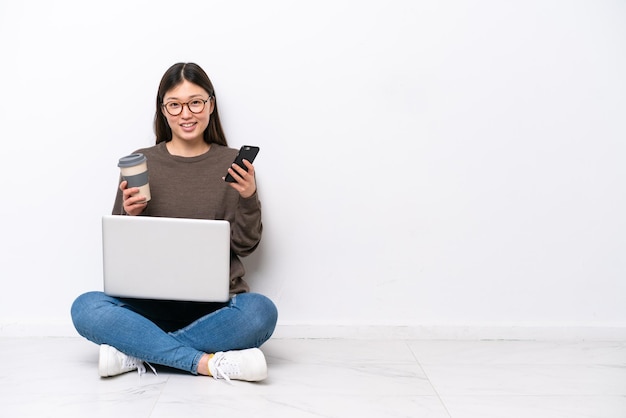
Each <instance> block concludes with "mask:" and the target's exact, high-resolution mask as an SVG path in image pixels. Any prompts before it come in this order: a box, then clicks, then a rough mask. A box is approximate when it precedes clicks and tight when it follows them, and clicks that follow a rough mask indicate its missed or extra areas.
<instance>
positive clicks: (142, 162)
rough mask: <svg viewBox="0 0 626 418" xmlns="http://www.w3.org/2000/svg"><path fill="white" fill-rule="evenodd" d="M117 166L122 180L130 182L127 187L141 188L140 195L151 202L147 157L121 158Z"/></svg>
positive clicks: (131, 156)
mask: <svg viewBox="0 0 626 418" xmlns="http://www.w3.org/2000/svg"><path fill="white" fill-rule="evenodd" d="M117 166H118V167H119V168H120V171H121V173H122V178H123V179H124V180H126V181H127V182H128V186H127V187H139V194H140V195H141V196H145V197H146V202H147V201H149V200H150V185H149V184H148V163H147V159H146V156H145V155H143V154H140V153H136V154H130V155H127V156H126V157H122V158H120V161H119V163H118V164H117Z"/></svg>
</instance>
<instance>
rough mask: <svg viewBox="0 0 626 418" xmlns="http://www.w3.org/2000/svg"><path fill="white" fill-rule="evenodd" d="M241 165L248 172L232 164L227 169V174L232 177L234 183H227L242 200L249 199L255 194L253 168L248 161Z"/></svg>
mask: <svg viewBox="0 0 626 418" xmlns="http://www.w3.org/2000/svg"><path fill="white" fill-rule="evenodd" d="M243 165H245V166H246V167H247V168H248V171H246V170H244V169H243V168H241V167H239V166H238V165H237V164H233V165H232V167H231V168H229V169H228V173H230V175H231V176H233V177H234V179H235V180H236V183H228V184H230V187H232V188H233V189H235V190H237V191H238V192H239V195H240V196H241V197H243V198H244V199H247V198H248V197H251V196H252V195H254V193H255V192H256V180H255V178H254V166H253V165H252V164H251V163H250V161H248V160H243Z"/></svg>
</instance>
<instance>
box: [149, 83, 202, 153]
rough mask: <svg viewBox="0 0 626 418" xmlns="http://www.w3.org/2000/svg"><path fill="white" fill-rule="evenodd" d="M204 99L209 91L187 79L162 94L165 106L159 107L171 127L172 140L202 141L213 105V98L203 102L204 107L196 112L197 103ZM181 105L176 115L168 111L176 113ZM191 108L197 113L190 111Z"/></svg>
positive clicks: (200, 103) (199, 103)
mask: <svg viewBox="0 0 626 418" xmlns="http://www.w3.org/2000/svg"><path fill="white" fill-rule="evenodd" d="M204 100H209V93H207V91H206V90H204V89H203V88H202V87H200V86H198V85H197V84H193V83H190V82H189V81H187V80H183V82H182V83H181V84H179V85H177V86H176V87H174V88H172V89H171V90H168V91H167V92H166V93H165V96H163V104H164V105H165V106H164V107H162V108H161V111H162V112H163V114H164V115H165V117H166V118H167V123H168V124H169V125H170V128H171V129H172V140H177V141H185V142H196V141H204V140H203V137H202V135H203V133H204V131H205V129H206V128H207V127H208V126H209V119H210V117H211V113H213V107H214V105H213V100H209V101H207V102H206V103H205V104H204V109H202V111H200V112H198V107H199V105H200V107H201V106H202V101H204ZM181 105H182V111H181V112H180V113H179V114H178V115H175V116H172V115H171V114H170V113H177V112H178V111H179V110H180V108H181ZM190 107H191V109H190ZM166 109H168V110H169V112H168V111H167V110H166ZM192 110H193V111H194V112H197V113H194V112H192Z"/></svg>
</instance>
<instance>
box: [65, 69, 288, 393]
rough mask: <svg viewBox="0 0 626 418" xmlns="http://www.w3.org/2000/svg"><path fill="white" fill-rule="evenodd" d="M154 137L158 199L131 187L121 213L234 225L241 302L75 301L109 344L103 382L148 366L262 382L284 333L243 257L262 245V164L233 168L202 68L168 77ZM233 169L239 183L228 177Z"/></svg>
mask: <svg viewBox="0 0 626 418" xmlns="http://www.w3.org/2000/svg"><path fill="white" fill-rule="evenodd" d="M154 131H155V134H156V145H155V146H153V147H150V148H145V149H141V150H137V152H141V153H143V154H144V155H145V156H146V157H147V159H148V167H149V173H150V191H151V195H152V198H151V200H150V201H149V202H146V198H145V196H141V195H140V194H139V189H138V188H128V187H127V183H126V182H125V181H122V182H121V183H120V185H119V190H118V193H117V197H116V199H115V205H114V208H113V214H114V215H144V216H164V217H175V218H197V219H225V220H228V221H229V222H230V225H231V260H230V278H231V284H230V292H231V295H232V296H231V299H230V301H229V302H227V303H197V302H173V301H155V300H142V299H126V298H114V297H110V296H107V295H105V294H104V293H102V292H88V293H85V294H83V295H81V296H79V297H78V298H77V299H76V301H75V302H74V304H73V305H72V310H71V313H72V320H73V322H74V326H75V328H76V330H77V331H78V333H79V334H80V335H82V336H83V337H85V338H87V339H88V340H90V341H92V342H94V343H96V344H100V360H99V372H100V375H101V376H103V377H106V376H114V375H117V374H121V373H125V372H128V371H131V370H139V372H140V373H142V372H143V371H145V367H144V366H143V362H148V363H155V364H161V365H165V366H169V367H173V368H177V369H181V370H186V371H188V372H190V373H192V374H198V375H206V376H213V377H214V378H216V379H220V378H224V379H228V380H230V379H240V380H248V381H257V380H262V379H264V378H265V377H266V376H267V365H266V362H265V357H264V355H263V353H262V352H261V351H260V350H259V348H258V347H260V346H261V345H262V344H263V343H264V342H265V341H267V340H268V339H269V338H270V336H271V335H272V333H273V332H274V328H275V326H276V320H277V310H276V307H275V306H274V304H273V303H272V301H270V300H269V299H268V298H266V297H265V296H262V295H260V294H256V293H250V292H249V288H248V285H247V284H246V282H245V281H244V280H243V275H244V268H243V264H242V263H241V260H240V259H239V257H243V256H246V255H248V254H250V253H252V251H254V250H255V249H256V248H257V246H258V245H259V241H260V240H261V232H262V223H261V204H260V202H259V198H258V195H257V189H256V182H255V172H254V166H253V165H252V164H250V162H249V161H244V164H245V166H246V167H247V169H248V170H247V171H246V170H244V169H242V168H241V167H239V166H237V165H235V164H232V163H233V160H234V158H235V156H236V154H237V150H235V149H232V148H228V147H227V143H226V138H225V135H224V132H223V130H222V126H221V124H220V119H219V114H218V111H217V100H216V97H215V91H214V89H213V85H212V83H211V81H210V80H209V77H208V76H207V75H206V73H205V72H204V70H202V68H200V67H199V66H198V65H196V64H193V63H178V64H175V65H173V66H172V67H170V68H169V69H168V70H167V72H166V73H165V74H164V75H163V78H162V79H161V83H160V85H159V90H158V94H157V99H156V112H155V115H154ZM227 172H228V173H230V174H231V175H232V176H233V177H234V178H235V180H236V182H235V183H229V182H225V181H224V176H225V175H226V173H227ZM162 256H164V257H166V256H167V248H164V249H163V255H162Z"/></svg>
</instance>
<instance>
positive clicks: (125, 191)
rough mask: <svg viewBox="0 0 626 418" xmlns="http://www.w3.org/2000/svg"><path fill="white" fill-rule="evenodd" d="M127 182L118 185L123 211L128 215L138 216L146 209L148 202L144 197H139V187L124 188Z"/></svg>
mask: <svg viewBox="0 0 626 418" xmlns="http://www.w3.org/2000/svg"><path fill="white" fill-rule="evenodd" d="M127 185H128V182H127V181H126V180H124V181H123V182H121V183H120V190H121V191H122V199H123V200H124V211H125V212H126V213H127V214H129V215H133V216H134V215H139V214H140V213H141V212H143V211H144V210H145V209H146V206H147V205H148V202H147V201H146V197H145V196H142V195H139V194H138V193H139V187H131V188H126V186H127Z"/></svg>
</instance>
